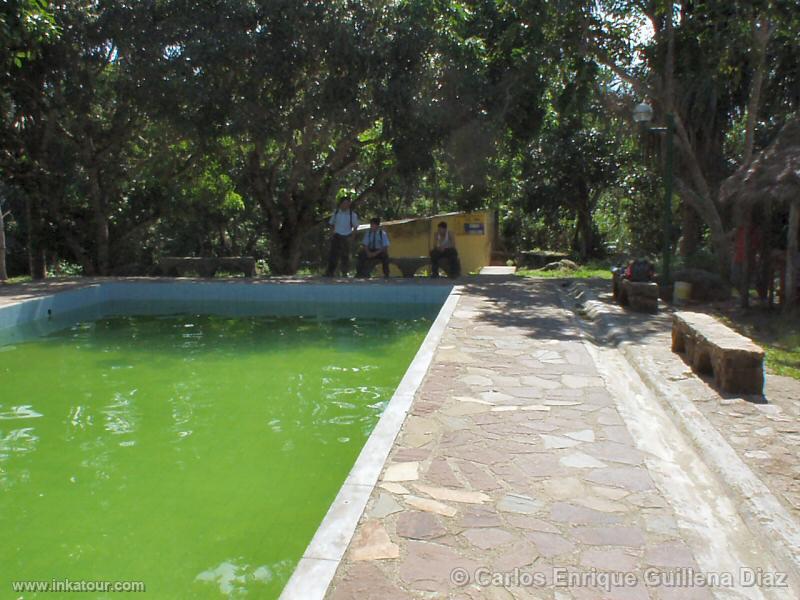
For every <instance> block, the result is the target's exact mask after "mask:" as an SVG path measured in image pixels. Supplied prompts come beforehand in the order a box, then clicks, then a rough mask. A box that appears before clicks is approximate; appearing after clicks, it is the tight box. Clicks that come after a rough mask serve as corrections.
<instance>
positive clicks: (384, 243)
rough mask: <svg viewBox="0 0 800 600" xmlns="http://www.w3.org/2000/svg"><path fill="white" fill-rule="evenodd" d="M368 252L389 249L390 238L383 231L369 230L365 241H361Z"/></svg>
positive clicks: (365, 235)
mask: <svg viewBox="0 0 800 600" xmlns="http://www.w3.org/2000/svg"><path fill="white" fill-rule="evenodd" d="M361 243H362V244H364V247H365V248H366V249H367V250H381V249H383V248H388V247H389V236H388V235H386V232H385V231H384V230H383V229H378V230H377V231H372V228H370V229H369V230H367V232H366V233H365V234H364V239H363V240H361Z"/></svg>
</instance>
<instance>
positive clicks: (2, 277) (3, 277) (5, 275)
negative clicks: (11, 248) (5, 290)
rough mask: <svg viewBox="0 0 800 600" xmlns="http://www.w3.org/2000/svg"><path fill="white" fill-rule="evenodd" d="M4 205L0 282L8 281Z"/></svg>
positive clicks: (0, 211)
mask: <svg viewBox="0 0 800 600" xmlns="http://www.w3.org/2000/svg"><path fill="white" fill-rule="evenodd" d="M4 217H5V215H4V214H3V205H2V204H0V281H5V280H6V279H8V271H6V224H5V218H4Z"/></svg>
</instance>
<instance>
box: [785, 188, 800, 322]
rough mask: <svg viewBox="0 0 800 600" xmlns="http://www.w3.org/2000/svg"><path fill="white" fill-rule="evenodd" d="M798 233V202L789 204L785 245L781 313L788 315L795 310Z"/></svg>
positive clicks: (799, 229)
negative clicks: (787, 237)
mask: <svg viewBox="0 0 800 600" xmlns="http://www.w3.org/2000/svg"><path fill="white" fill-rule="evenodd" d="M798 231H800V200H795V201H794V202H791V203H790V208H789V239H788V240H787V242H788V243H787V244H786V295H785V296H784V299H783V301H784V305H783V312H784V314H788V313H789V312H791V311H792V310H794V308H795V302H797V283H798V281H797V269H798V267H800V265H798V264H797V261H798V256H797V252H798V243H797V235H798Z"/></svg>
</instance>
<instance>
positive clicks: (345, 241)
mask: <svg viewBox="0 0 800 600" xmlns="http://www.w3.org/2000/svg"><path fill="white" fill-rule="evenodd" d="M350 238H351V236H349V235H339V234H338V233H334V234H333V237H332V238H331V251H330V254H329V255H328V270H327V271H325V275H327V276H328V277H333V276H334V275H335V274H336V267H337V266H341V272H342V277H347V272H348V271H349V270H350Z"/></svg>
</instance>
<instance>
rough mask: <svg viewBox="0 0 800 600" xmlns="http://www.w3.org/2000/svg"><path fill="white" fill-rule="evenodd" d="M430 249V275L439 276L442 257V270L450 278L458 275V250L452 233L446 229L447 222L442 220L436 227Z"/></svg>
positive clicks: (459, 268)
mask: <svg viewBox="0 0 800 600" xmlns="http://www.w3.org/2000/svg"><path fill="white" fill-rule="evenodd" d="M433 244H434V247H433V250H431V277H438V276H439V261H441V260H442V259H444V260H445V261H447V262H446V263H445V267H444V270H445V271H447V275H448V276H450V277H451V278H454V277H458V276H459V275H460V274H461V273H460V271H461V264H460V262H459V260H458V251H457V250H456V245H455V243H454V242H453V235H452V234H451V233H450V232H449V231H448V230H447V223H446V222H444V221H442V222H441V223H439V226H438V227H437V228H436V235H435V236H434V238H433Z"/></svg>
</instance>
